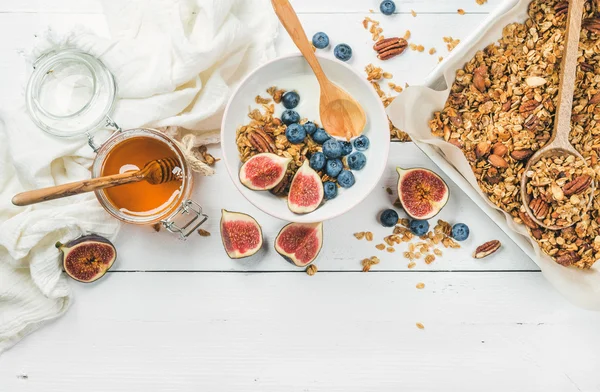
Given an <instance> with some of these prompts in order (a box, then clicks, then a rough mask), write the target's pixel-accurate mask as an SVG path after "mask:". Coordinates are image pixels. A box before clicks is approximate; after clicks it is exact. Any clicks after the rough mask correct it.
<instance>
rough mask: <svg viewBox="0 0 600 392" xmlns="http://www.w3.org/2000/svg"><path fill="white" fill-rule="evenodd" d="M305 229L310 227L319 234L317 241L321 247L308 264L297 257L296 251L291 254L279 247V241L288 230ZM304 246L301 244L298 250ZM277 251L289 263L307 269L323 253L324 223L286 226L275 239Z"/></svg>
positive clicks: (290, 224)
mask: <svg viewBox="0 0 600 392" xmlns="http://www.w3.org/2000/svg"><path fill="white" fill-rule="evenodd" d="M303 227H308V228H310V229H312V230H315V231H316V234H317V239H318V241H319V246H318V248H317V249H316V251H315V254H314V255H313V256H312V258H311V259H310V260H309V261H308V262H302V261H300V260H299V259H298V258H297V257H296V252H295V251H294V252H293V253H289V252H286V251H285V250H284V249H283V248H282V247H281V246H280V245H279V239H280V237H281V235H282V234H284V233H285V231H286V230H288V229H290V228H303ZM302 245H303V244H299V246H298V247H297V248H296V249H299V248H301V247H302ZM274 246H275V251H276V252H277V253H279V255H280V256H281V257H283V258H284V259H285V260H286V261H287V262H288V263H290V264H293V265H295V266H296V267H306V266H307V265H310V264H312V263H313V262H314V261H315V260H316V259H317V257H318V256H319V253H321V249H322V248H323V223H322V222H317V223H289V224H287V225H285V226H284V227H283V228H282V229H281V230H280V231H279V233H278V234H277V237H276V238H275V244H274Z"/></svg>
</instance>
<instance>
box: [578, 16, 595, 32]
mask: <svg viewBox="0 0 600 392" xmlns="http://www.w3.org/2000/svg"><path fill="white" fill-rule="evenodd" d="M581 27H583V28H584V29H587V30H588V31H590V32H592V33H596V34H600V18H598V17H592V18H587V19H584V20H583V23H582V24H581Z"/></svg>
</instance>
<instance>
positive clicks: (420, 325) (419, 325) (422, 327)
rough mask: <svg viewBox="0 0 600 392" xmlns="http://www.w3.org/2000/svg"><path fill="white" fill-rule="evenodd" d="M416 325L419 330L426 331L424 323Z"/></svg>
mask: <svg viewBox="0 0 600 392" xmlns="http://www.w3.org/2000/svg"><path fill="white" fill-rule="evenodd" d="M416 325H417V328H419V329H425V326H424V325H423V324H422V323H417V324H416Z"/></svg>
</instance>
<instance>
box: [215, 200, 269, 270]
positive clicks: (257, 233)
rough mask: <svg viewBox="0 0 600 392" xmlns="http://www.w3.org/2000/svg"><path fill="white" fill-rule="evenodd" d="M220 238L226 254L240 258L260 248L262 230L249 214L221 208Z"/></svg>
mask: <svg viewBox="0 0 600 392" xmlns="http://www.w3.org/2000/svg"><path fill="white" fill-rule="evenodd" d="M221 240H222V241H223V247H225V252H227V256H229V257H230V258H232V259H242V258H244V257H248V256H252V255H253V254H255V253H256V252H258V251H259V250H260V248H261V247H262V244H263V236H262V230H261V228H260V225H259V224H258V222H257V221H256V219H254V218H253V217H251V216H250V215H246V214H242V213H241V212H230V211H227V210H221Z"/></svg>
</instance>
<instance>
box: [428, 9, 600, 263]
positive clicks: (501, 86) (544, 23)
mask: <svg viewBox="0 0 600 392" xmlns="http://www.w3.org/2000/svg"><path fill="white" fill-rule="evenodd" d="M478 1H480V0H478ZM567 10H568V1H566V0H533V1H532V2H531V3H530V5H529V10H528V13H529V18H528V19H527V20H526V21H525V22H524V23H513V24H510V25H508V26H506V27H505V28H504V30H503V36H502V38H501V39H500V40H499V41H498V42H497V43H494V44H491V45H489V46H488V47H487V48H485V49H484V50H482V51H479V52H477V53H476V54H475V56H474V58H472V59H471V60H470V61H469V62H468V63H467V64H466V65H465V66H464V67H463V69H459V70H458V71H457V72H456V80H455V82H454V84H453V86H452V87H451V92H450V96H449V98H448V100H447V102H446V105H445V107H444V108H443V110H441V111H440V112H436V113H435V114H434V118H433V120H431V122H430V127H431V130H432V133H433V134H434V135H436V136H439V137H443V138H444V139H445V140H446V141H448V142H450V143H452V144H454V145H455V146H458V147H459V148H461V149H462V150H463V153H464V154H465V157H466V158H467V160H468V161H469V163H470V165H471V168H472V170H473V172H474V174H475V177H476V178H477V181H478V183H479V185H480V187H481V189H482V191H483V192H484V193H485V194H487V196H488V198H489V199H490V200H491V201H492V203H494V204H495V205H496V206H498V207H499V208H500V209H502V210H504V211H506V212H507V213H509V214H511V215H512V216H513V218H514V220H515V221H516V222H517V223H529V224H527V227H528V230H529V231H530V233H531V235H532V237H533V238H534V239H535V240H536V241H537V242H538V244H539V245H540V247H541V249H542V250H543V251H544V252H545V253H547V254H548V255H550V256H551V257H553V258H554V260H555V261H556V262H558V263H560V264H562V265H569V266H575V267H578V268H582V269H588V268H590V267H591V266H592V265H593V264H594V262H595V261H596V260H597V259H598V258H600V198H598V197H597V196H598V193H599V191H598V190H596V191H595V192H594V195H593V199H594V201H593V202H592V207H591V209H590V210H589V212H588V213H586V214H582V215H581V216H580V220H579V221H578V222H577V224H576V225H575V226H573V227H569V228H566V229H562V230H558V231H550V230H546V229H543V228H538V227H536V226H537V225H535V224H533V225H532V224H531V223H532V222H526V221H525V220H524V219H523V216H524V215H523V210H522V201H521V196H520V194H521V190H520V180H521V175H522V173H523V171H524V168H525V166H526V163H527V160H528V159H529V158H530V157H531V156H532V154H533V153H534V152H535V151H537V150H539V149H540V148H541V147H543V146H544V145H545V144H546V143H547V142H548V140H549V139H550V136H551V133H552V130H553V122H554V112H555V108H556V100H557V93H558V83H559V68H560V61H561V58H562V48H563V41H564V36H565V26H566V16H567V12H566V11H567ZM599 12H600V5H599V4H598V3H597V2H588V3H587V4H586V11H585V14H584V22H583V24H584V29H583V30H582V32H581V39H580V53H581V54H580V58H579V67H578V72H577V80H576V89H575V96H574V99H573V116H572V131H571V135H570V141H571V143H572V144H573V146H574V147H575V148H576V149H577V150H578V151H579V152H580V153H581V154H582V155H583V157H584V158H585V160H586V163H587V164H588V166H589V167H590V168H592V169H593V171H594V172H595V173H596V174H598V173H599V172H600V165H599V163H598V152H599V151H600V122H598V118H599V116H600V106H598V104H599V103H600V78H598V76H597V74H598V73H599V72H600V63H599V61H598V59H599V54H600V47H599V46H598V40H599V39H600V29H598V27H597V26H599V25H600V17H599V16H598V13H599ZM481 143H484V144H487V143H489V146H490V151H491V152H488V151H487V150H485V149H483V147H485V146H484V144H481ZM480 144H481V145H482V147H480V148H481V149H482V150H480V151H479V156H478V151H477V146H478V145H480ZM496 146H498V148H500V152H501V153H502V152H503V155H497V154H495V153H494V152H493V151H494V149H495V148H496ZM501 146H502V147H501ZM482 153H483V154H482ZM532 226H533V227H532Z"/></svg>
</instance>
